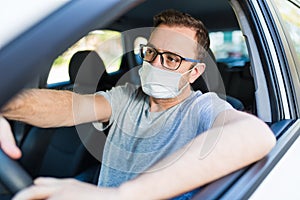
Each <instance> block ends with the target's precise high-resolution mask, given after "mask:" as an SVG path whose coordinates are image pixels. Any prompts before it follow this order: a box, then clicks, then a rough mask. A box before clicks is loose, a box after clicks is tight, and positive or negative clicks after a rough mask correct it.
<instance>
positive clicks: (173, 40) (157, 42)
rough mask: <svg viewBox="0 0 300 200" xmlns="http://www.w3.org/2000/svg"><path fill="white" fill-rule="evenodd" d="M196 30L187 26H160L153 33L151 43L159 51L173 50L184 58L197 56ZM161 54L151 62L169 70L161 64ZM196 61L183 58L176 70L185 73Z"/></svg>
mask: <svg viewBox="0 0 300 200" xmlns="http://www.w3.org/2000/svg"><path fill="white" fill-rule="evenodd" d="M195 34H196V33H195V31H194V30H192V29H190V28H187V27H176V26H174V27H169V26H166V25H160V26H158V27H157V28H156V29H155V30H154V31H153V32H152V34H151V36H150V39H149V44H150V45H151V46H153V47H154V48H155V49H157V51H159V52H172V53H175V54H178V55H180V56H181V57H184V58H192V59H195V58H196V49H197V42H196V40H195ZM160 59H161V58H160V56H157V57H156V58H155V60H154V61H153V62H152V63H151V64H152V65H153V66H154V67H158V68H161V69H165V70H168V69H166V68H164V67H163V66H162V65H161V60H160ZM193 64H195V63H191V62H188V61H185V60H183V61H182V63H181V65H180V67H179V68H178V69H177V70H176V72H179V73H184V72H186V71H188V70H189V69H190V68H191V66H192V65H193Z"/></svg>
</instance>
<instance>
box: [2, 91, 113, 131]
mask: <svg viewBox="0 0 300 200" xmlns="http://www.w3.org/2000/svg"><path fill="white" fill-rule="evenodd" d="M1 114H2V115H3V116H4V117H6V118H8V119H12V120H19V121H23V122H26V123H28V124H32V125H34V126H38V127H59V126H72V125H76V124H81V123H86V122H92V121H101V122H104V121H108V120H109V118H110V115H111V107H110V104H109V103H108V101H107V100H106V99H105V98H104V97H103V96H101V95H80V94H76V93H73V92H70V91H58V90H48V89H31V90H27V91H25V92H22V93H21V94H19V95H18V96H17V97H16V98H14V99H13V100H12V101H10V102H9V103H8V104H7V105H6V106H5V107H4V108H2V110H1Z"/></svg>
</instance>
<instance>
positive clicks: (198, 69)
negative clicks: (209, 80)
mask: <svg viewBox="0 0 300 200" xmlns="http://www.w3.org/2000/svg"><path fill="white" fill-rule="evenodd" d="M205 68H206V65H205V63H198V64H197V65H196V66H194V68H193V69H192V71H191V73H190V78H189V82H190V83H193V82H194V81H195V80H196V79H197V78H198V77H199V76H201V75H202V74H203V73H204V70H205Z"/></svg>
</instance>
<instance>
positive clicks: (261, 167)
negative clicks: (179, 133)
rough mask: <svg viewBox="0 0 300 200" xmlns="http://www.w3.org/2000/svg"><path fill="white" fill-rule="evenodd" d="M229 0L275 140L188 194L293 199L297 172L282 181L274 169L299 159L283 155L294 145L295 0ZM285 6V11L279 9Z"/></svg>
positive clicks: (299, 129)
mask: <svg viewBox="0 0 300 200" xmlns="http://www.w3.org/2000/svg"><path fill="white" fill-rule="evenodd" d="M230 3H231V5H232V7H233V9H234V11H235V14H236V17H237V18H238V21H239V24H240V26H241V29H242V31H243V34H244V35H245V38H246V42H247V45H248V51H249V54H250V60H251V69H252V75H253V77H254V80H255V100H256V103H255V105H256V115H257V116H258V117H259V118H261V119H262V120H264V121H265V122H266V123H268V124H269V126H270V128H271V129H272V130H273V132H274V134H275V135H276V138H277V144H276V146H275V147H274V149H273V150H272V152H271V153H270V154H269V155H268V156H267V157H265V158H264V159H262V160H261V161H259V162H257V163H255V164H253V165H251V166H248V167H246V168H244V169H241V170H239V171H237V172H235V173H233V174H231V175H228V176H226V177H224V178H222V179H220V180H217V181H215V182H214V183H212V184H209V185H208V186H206V187H204V189H203V190H202V191H201V192H200V193H199V194H198V195H197V196H196V197H195V198H194V199H248V198H250V199H266V198H267V199H269V198H270V197H271V199H274V198H275V199H280V198H279V197H280V196H281V197H290V198H292V199H294V198H296V196H297V195H298V197H299V192H298V191H297V190H295V183H298V182H299V180H300V176H299V173H296V172H295V170H294V171H293V172H294V174H293V175H292V176H293V178H291V177H290V178H289V180H291V181H287V182H284V184H282V183H280V182H281V181H283V180H281V179H280V178H279V177H280V176H276V174H279V175H280V174H282V171H281V170H284V169H285V168H283V167H281V166H282V165H283V164H281V163H282V162H283V163H284V165H285V166H290V168H291V166H293V168H292V169H295V168H297V167H295V166H298V169H299V167H300V163H299V162H297V163H295V162H294V161H293V162H291V160H298V161H299V159H292V158H291V156H288V155H295V153H293V154H292V153H289V152H296V150H298V153H299V139H298V136H299V133H300V120H299V102H300V101H299V97H300V96H299V92H300V87H299V67H300V65H299V63H300V48H299V42H298V40H296V39H297V38H299V37H300V26H299V23H298V22H299V20H298V21H296V20H292V19H293V18H294V19H299V18H300V14H299V13H300V11H299V10H300V9H299V1H293V0H291V1H288V0H283V1H282V0H280V1H276V0H252V1H237V0H231V1H230ZM286 9H288V10H289V11H288V12H289V14H285V13H284V11H285V10H286ZM292 13H294V14H293V15H292ZM289 15H292V16H290V17H287V16H289ZM291 29H292V30H291ZM295 141H296V142H295ZM289 149H291V150H290V151H289ZM287 152H288V153H287ZM296 155H297V154H296ZM286 157H288V158H289V159H288V161H287V158H286ZM287 162H290V163H287ZM278 168H279V169H278ZM273 171H274V172H273ZM274 174H275V175H274ZM269 176H272V177H271V178H270V177H269ZM265 179H266V181H264V180H265ZM297 180H298V181H297ZM272 181H273V183H272ZM274 181H277V183H274ZM266 182H267V183H266ZM260 185H261V186H260ZM270 185H272V186H274V185H275V186H276V185H277V187H275V186H274V187H275V188H277V190H274V191H273V190H272V191H270V190H268V189H270V188H271V187H270ZM274 187H273V188H274ZM256 190H257V191H256ZM291 191H292V192H291ZM295 192H296V193H295ZM270 193H273V195H270ZM274 194H275V195H274ZM282 194H285V195H282Z"/></svg>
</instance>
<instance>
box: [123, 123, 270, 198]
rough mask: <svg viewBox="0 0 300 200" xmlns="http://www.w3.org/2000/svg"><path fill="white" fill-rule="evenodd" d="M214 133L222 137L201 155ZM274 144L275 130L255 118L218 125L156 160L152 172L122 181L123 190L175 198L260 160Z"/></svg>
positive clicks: (144, 194) (149, 195) (142, 194)
mask: <svg viewBox="0 0 300 200" xmlns="http://www.w3.org/2000/svg"><path fill="white" fill-rule="evenodd" d="M245 127H247V130H245ZM211 134H214V135H216V134H220V137H219V139H218V140H217V141H214V142H215V144H213V143H212V144H211V145H214V146H213V148H212V150H211V151H210V152H209V153H208V154H207V155H206V156H205V157H201V156H200V152H201V150H202V149H201V148H203V145H204V143H205V142H208V141H205V140H206V139H205V136H207V135H211ZM215 138H218V137H217V136H216V137H215ZM274 144H275V138H274V136H273V133H272V132H271V131H270V130H269V128H268V127H267V126H266V125H265V124H263V123H262V122H259V121H258V120H257V119H254V118H252V119H250V120H249V119H247V120H239V122H237V123H234V124H228V125H224V126H219V127H217V128H214V129H211V130H209V131H207V132H205V133H203V134H201V135H199V136H198V137H197V138H196V139H195V140H194V141H192V142H191V143H190V144H188V145H187V146H185V147H184V148H182V149H180V150H179V151H177V152H176V153H175V154H172V155H171V156H169V157H167V158H166V159H164V160H162V161H160V162H159V163H157V164H156V165H155V166H153V167H152V168H151V169H150V170H149V171H151V170H152V171H153V172H149V173H144V174H142V175H140V176H138V177H137V178H136V179H134V180H132V181H129V182H127V183H125V184H123V185H122V186H121V187H120V192H121V193H122V194H123V195H124V196H125V197H127V198H128V199H167V198H170V197H174V196H176V195H179V194H182V193H185V192H188V191H191V190H193V189H194V188H198V187H200V186H203V185H205V184H207V183H209V182H211V181H213V180H216V179H218V178H220V177H222V176H224V175H226V174H229V173H231V172H233V171H235V170H238V169H240V168H242V167H244V166H246V165H248V164H250V163H253V162H255V161H257V160H259V159H261V158H262V157H264V156H265V155H266V154H267V153H268V152H269V151H270V150H271V149H272V147H273V146H274ZM130 195H133V196H130Z"/></svg>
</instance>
